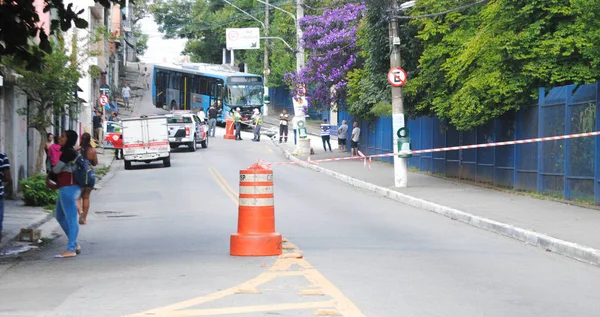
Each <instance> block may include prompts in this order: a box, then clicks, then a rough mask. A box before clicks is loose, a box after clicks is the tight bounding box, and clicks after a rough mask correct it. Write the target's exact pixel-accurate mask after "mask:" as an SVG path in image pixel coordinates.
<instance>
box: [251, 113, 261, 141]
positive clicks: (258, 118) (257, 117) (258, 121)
mask: <svg viewBox="0 0 600 317" xmlns="http://www.w3.org/2000/svg"><path fill="white" fill-rule="evenodd" d="M252 120H253V121H254V125H255V127H254V139H252V141H254V142H260V127H261V126H262V114H261V113H260V110H258V109H254V115H252Z"/></svg>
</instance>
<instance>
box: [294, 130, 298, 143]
mask: <svg viewBox="0 0 600 317" xmlns="http://www.w3.org/2000/svg"><path fill="white" fill-rule="evenodd" d="M297 130H298V129H294V145H296V133H297V132H296V131H297Z"/></svg>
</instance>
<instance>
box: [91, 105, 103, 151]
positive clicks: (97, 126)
mask: <svg viewBox="0 0 600 317" xmlns="http://www.w3.org/2000/svg"><path fill="white" fill-rule="evenodd" d="M92 125H93V128H94V139H96V142H98V144H102V141H103V138H102V114H101V113H100V112H99V111H96V115H95V116H94V117H93V118H92Z"/></svg>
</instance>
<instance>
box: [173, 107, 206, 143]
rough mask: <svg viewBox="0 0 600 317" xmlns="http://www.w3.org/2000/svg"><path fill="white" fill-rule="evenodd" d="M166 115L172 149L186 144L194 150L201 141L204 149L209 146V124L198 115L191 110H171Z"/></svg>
mask: <svg viewBox="0 0 600 317" xmlns="http://www.w3.org/2000/svg"><path fill="white" fill-rule="evenodd" d="M166 117H167V124H168V129H169V145H170V146H171V148H172V149H176V148H178V147H179V146H181V145H185V146H187V147H188V148H189V149H190V151H192V152H194V151H196V148H197V143H200V145H201V146H202V148H203V149H205V148H207V147H208V125H207V124H206V122H201V121H200V118H198V116H197V115H195V114H194V113H192V112H191V111H189V110H178V111H171V112H170V113H169V114H167V115H166Z"/></svg>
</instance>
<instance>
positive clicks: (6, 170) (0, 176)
mask: <svg viewBox="0 0 600 317" xmlns="http://www.w3.org/2000/svg"><path fill="white" fill-rule="evenodd" d="M4 183H7V184H10V183H12V174H11V173H10V162H9V161H8V156H7V155H6V154H5V153H2V152H0V242H1V241H2V235H3V230H4V228H3V223H4Z"/></svg>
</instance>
